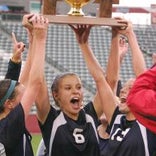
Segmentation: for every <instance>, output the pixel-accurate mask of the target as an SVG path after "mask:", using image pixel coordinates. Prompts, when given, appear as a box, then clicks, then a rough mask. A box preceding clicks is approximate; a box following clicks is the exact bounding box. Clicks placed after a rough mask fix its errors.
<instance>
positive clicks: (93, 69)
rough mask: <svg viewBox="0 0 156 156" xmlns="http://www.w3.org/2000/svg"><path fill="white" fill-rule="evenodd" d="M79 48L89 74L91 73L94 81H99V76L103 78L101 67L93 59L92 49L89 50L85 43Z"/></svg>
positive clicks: (94, 58)
mask: <svg viewBox="0 0 156 156" xmlns="http://www.w3.org/2000/svg"><path fill="white" fill-rule="evenodd" d="M79 46H80V49H81V51H82V54H83V57H84V60H85V62H86V65H87V68H88V70H89V72H90V73H91V75H92V77H93V78H94V80H95V81H98V79H100V75H101V76H102V77H103V76H104V72H103V69H102V67H101V66H100V64H99V62H98V60H97V59H96V57H94V54H93V52H92V49H91V48H90V46H89V45H88V44H87V43H86V44H79Z"/></svg>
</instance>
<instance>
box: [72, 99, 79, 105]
mask: <svg viewBox="0 0 156 156" xmlns="http://www.w3.org/2000/svg"><path fill="white" fill-rule="evenodd" d="M70 102H71V103H72V104H76V103H78V102H79V99H78V98H72V99H71V100H70Z"/></svg>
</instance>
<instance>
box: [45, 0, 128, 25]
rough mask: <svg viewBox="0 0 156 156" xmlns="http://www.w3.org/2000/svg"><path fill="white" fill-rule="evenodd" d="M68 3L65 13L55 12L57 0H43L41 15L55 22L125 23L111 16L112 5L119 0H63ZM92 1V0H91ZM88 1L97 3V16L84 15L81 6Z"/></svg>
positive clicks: (88, 23) (87, 23)
mask: <svg viewBox="0 0 156 156" xmlns="http://www.w3.org/2000/svg"><path fill="white" fill-rule="evenodd" d="M65 1H66V2H67V3H68V4H69V5H70V7H71V8H70V11H69V12H68V14H67V15H57V14H56V4H57V0H50V1H49V0H44V1H43V15H44V16H46V17H47V18H48V19H49V22H50V23H55V24H86V25H94V26H95V25H97V26H104V25H106V26H119V27H122V26H124V28H125V24H122V23H118V22H117V20H115V19H113V18H111V15H112V5H113V4H119V0H65ZM93 1H94V2H93ZM90 2H93V3H99V16H94V17H91V16H85V15H84V13H83V11H82V7H83V6H85V5H89V3H90Z"/></svg>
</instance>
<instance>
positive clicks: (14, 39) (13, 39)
mask: <svg viewBox="0 0 156 156" xmlns="http://www.w3.org/2000/svg"><path fill="white" fill-rule="evenodd" d="M12 42H13V44H17V40H16V36H15V33H14V32H12Z"/></svg>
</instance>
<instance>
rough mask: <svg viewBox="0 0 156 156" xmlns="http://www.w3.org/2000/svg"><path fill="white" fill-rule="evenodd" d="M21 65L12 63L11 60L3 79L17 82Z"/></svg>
mask: <svg viewBox="0 0 156 156" xmlns="http://www.w3.org/2000/svg"><path fill="white" fill-rule="evenodd" d="M21 65H22V63H14V62H12V61H11V60H10V61H9V63H8V70H7V73H6V75H5V79H11V80H16V81H18V78H19V75H20V71H21Z"/></svg>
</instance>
